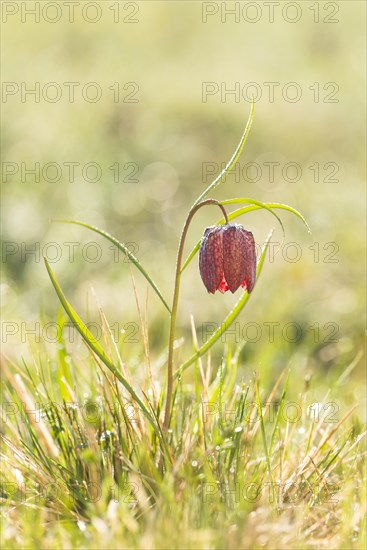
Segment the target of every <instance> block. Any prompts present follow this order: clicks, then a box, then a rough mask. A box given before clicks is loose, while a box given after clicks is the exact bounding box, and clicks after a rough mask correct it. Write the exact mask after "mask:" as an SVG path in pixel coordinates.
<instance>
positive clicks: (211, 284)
mask: <svg viewBox="0 0 367 550" xmlns="http://www.w3.org/2000/svg"><path fill="white" fill-rule="evenodd" d="M199 267H200V275H201V278H202V280H203V283H204V285H205V287H206V289H207V291H208V292H210V293H212V294H214V293H215V291H216V290H219V291H220V292H226V291H227V290H230V291H231V292H232V293H233V292H236V290H237V289H238V288H239V287H240V286H242V287H243V288H247V292H248V293H250V292H251V291H252V289H253V288H254V285H255V280H256V251H255V241H254V237H253V235H252V233H251V231H247V230H246V229H244V227H243V226H242V225H238V224H225V225H213V226H210V227H207V228H206V229H205V232H204V235H203V238H202V240H201V245H200V255H199Z"/></svg>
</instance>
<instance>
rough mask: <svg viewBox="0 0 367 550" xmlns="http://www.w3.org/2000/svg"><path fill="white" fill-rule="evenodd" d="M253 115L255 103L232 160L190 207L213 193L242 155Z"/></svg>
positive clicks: (252, 105)
mask: <svg viewBox="0 0 367 550" xmlns="http://www.w3.org/2000/svg"><path fill="white" fill-rule="evenodd" d="M254 114H255V102H254V101H252V104H251V111H250V115H249V117H248V120H247V124H246V128H245V131H244V132H243V134H242V137H241V140H240V142H239V144H238V146H237V149H236V150H235V152H234V153H233V155H232V158H231V160H230V161H229V162H228V164H227V165H226V167H225V168H224V169H223V170H222V171H221V173H220V174H219V176H217V177H216V178H215V180H214V181H213V182H212V183H211V184H210V185H209V186H208V187H207V188H206V189H205V191H203V193H201V195H200V197H198V198H197V199H196V201H195V202H194V204H193V205H192V206H193V207H194V206H195V205H196V204H198V203H199V202H200V201H202V200H203V199H205V197H207V196H208V194H209V193H210V192H211V191H213V189H214V188H215V187H217V186H218V185H219V184H220V183H221V181H222V178H224V176H225V175H226V174H227V173H228V172H229V171H230V170H231V168H232V167H233V165H234V164H235V163H236V162H237V160H238V158H239V156H240V155H241V153H242V150H243V148H244V146H245V143H246V141H247V138H248V135H249V133H250V129H251V125H252V122H253V119H254Z"/></svg>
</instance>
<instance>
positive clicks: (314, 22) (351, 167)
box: [1, 1, 366, 400]
mask: <svg viewBox="0 0 367 550" xmlns="http://www.w3.org/2000/svg"><path fill="white" fill-rule="evenodd" d="M4 4H9V3H3V21H4V9H5V8H4ZM11 4H16V5H17V7H18V11H17V12H16V13H10V12H9V13H8V11H7V12H6V13H5V16H6V21H5V24H4V25H3V38H2V42H3V52H2V76H3V81H4V82H5V84H3V99H2V102H3V104H2V107H3V185H2V196H3V216H2V219H3V241H4V242H5V257H4V248H3V258H2V270H3V277H2V285H1V290H2V305H3V323H4V321H6V322H14V323H18V325H17V327H18V328H19V330H17V331H16V334H14V335H9V334H7V335H5V339H4V335H3V347H4V348H5V350H6V352H7V353H9V354H10V355H12V356H17V357H19V356H20V355H21V354H22V353H27V350H28V348H29V344H31V345H32V339H33V342H34V337H32V336H29V337H27V336H26V334H25V330H28V329H32V328H34V327H35V323H37V322H40V323H41V325H40V330H41V339H42V327H43V326H44V324H45V323H47V322H49V321H53V320H55V319H56V316H57V312H58V308H59V305H58V300H57V297H56V295H55V293H54V290H53V288H52V286H51V283H50V280H49V278H48V276H47V273H46V270H45V267H44V264H43V262H42V252H45V251H46V254H47V255H48V257H49V259H50V260H51V259H52V258H53V257H54V255H55V251H56V249H55V247H53V248H52V245H50V243H57V244H58V245H59V247H60V248H59V249H58V253H59V252H60V250H61V257H59V259H58V260H57V261H55V262H53V263H52V264H51V266H52V268H53V269H54V272H55V274H56V276H57V278H58V280H59V281H60V284H61V286H62V287H63V289H64V290H65V292H66V295H67V297H68V299H69V300H70V302H71V303H72V304H73V306H75V308H76V309H77V311H78V312H79V314H80V315H81V317H82V318H83V319H85V320H88V319H89V320H94V321H96V322H98V308H97V302H96V299H95V297H93V295H92V292H91V287H93V288H94V291H95V293H96V296H97V298H98V302H99V304H100V306H101V307H102V308H103V310H104V312H105V313H106V316H107V318H108V320H109V321H110V323H111V324H112V325H113V324H115V323H117V324H118V325H117V326H118V327H119V328H120V326H121V327H123V325H124V324H126V323H128V322H134V323H139V317H138V313H137V309H136V305H135V298H134V294H133V291H132V286H131V280H130V277H131V276H130V270H129V264H128V263H126V262H125V261H123V258H122V257H120V260H119V261H118V262H116V261H114V253H113V251H112V250H111V249H110V246H109V243H107V242H106V241H104V240H103V239H102V238H99V237H98V236H96V235H94V234H93V233H90V232H88V231H87V230H84V229H82V228H79V227H75V226H69V225H60V224H52V223H50V219H52V218H68V219H77V220H82V221H85V222H87V223H90V224H93V225H97V226H99V227H101V228H102V229H105V230H107V231H108V232H110V233H112V234H113V235H114V236H116V237H117V238H118V239H120V240H121V241H123V242H129V243H135V244H132V245H131V246H132V250H134V252H135V253H136V255H137V257H138V258H139V260H140V261H141V262H142V264H143V266H144V267H145V268H146V269H147V270H148V271H149V272H150V273H151V274H152V276H153V278H154V280H155V281H156V282H157V284H158V285H159V287H160V288H161V290H162V292H163V293H164V295H165V296H167V297H168V299H170V298H169V297H170V296H171V293H172V285H173V275H174V266H175V255H176V248H177V244H178V239H179V235H180V232H181V228H182V225H183V223H184V220H185V217H186V215H187V212H188V209H189V207H190V206H191V204H192V202H193V201H194V200H195V199H196V197H197V196H198V195H199V194H200V193H201V192H202V191H203V190H204V188H205V187H206V186H207V185H208V183H209V182H210V178H209V177H206V176H205V177H204V175H205V174H203V170H205V167H203V166H204V165H203V163H216V164H214V165H212V168H213V171H215V172H216V173H218V172H219V170H220V168H221V166H222V163H224V162H227V161H228V159H229V158H230V157H231V155H232V153H233V151H234V149H235V147H236V145H237V143H238V141H239V138H240V136H241V134H242V132H243V129H244V126H245V123H246V120H247V117H248V114H249V111H250V102H249V99H250V97H251V94H252V93H254V92H256V94H258V95H257V97H256V98H255V99H256V105H255V120H254V124H253V127H252V130H251V134H250V137H249V139H248V142H247V145H246V148H245V151H244V153H243V155H242V157H241V159H240V166H239V169H240V170H241V175H240V178H239V181H238V178H237V181H236V175H235V174H232V175H229V176H228V177H227V179H226V182H225V183H223V184H222V185H221V186H220V187H219V188H218V189H217V190H216V191H215V192H214V193H213V195H212V196H213V197H215V198H231V197H252V198H254V199H257V200H261V201H267V202H270V201H272V202H284V203H287V204H290V205H292V206H294V207H295V208H297V209H299V210H300V211H301V212H302V213H303V214H304V216H305V217H306V218H307V220H308V223H309V224H310V226H311V229H312V235H309V234H307V232H306V230H305V228H304V226H302V224H301V222H300V221H299V220H297V219H296V218H295V217H293V216H292V215H291V214H288V213H282V214H281V217H282V219H283V221H284V224H285V227H286V243H291V242H295V243H297V247H298V249H297V250H298V253H299V254H301V256H300V258H299V260H298V261H290V259H289V258H293V257H294V256H293V255H294V254H295V251H296V249H295V248H294V247H293V248H292V247H289V248H288V254H289V256H288V257H287V256H286V255H285V257H284V254H282V252H280V253H278V254H277V256H276V257H275V259H274V261H269V258H268V261H267V262H266V264H265V267H264V270H263V273H262V275H261V279H260V280H259V284H258V285H257V287H256V290H255V291H254V294H253V296H252V297H251V300H250V301H249V304H248V307H246V309H245V310H244V312H243V313H242V315H241V318H240V319H239V321H238V322H239V325H237V328H236V330H237V331H240V338H236V336H231V335H228V336H227V343H229V344H231V345H232V346H233V347H234V345H235V343H236V342H235V340H236V339H237V340H240V343H242V342H243V330H245V331H248V332H246V334H247V338H248V339H250V340H253V341H252V342H248V343H247V344H246V346H245V347H244V349H243V351H242V353H243V367H242V372H241V374H242V375H243V376H244V377H248V376H250V375H251V373H252V371H253V370H257V371H258V372H260V374H261V376H264V377H265V378H267V379H269V380H271V379H274V378H276V377H277V376H278V375H279V372H280V370H281V369H282V368H283V367H284V366H286V365H287V364H289V365H290V366H291V367H292V369H294V370H295V371H296V373H298V374H299V376H300V377H303V376H304V374H305V372H310V373H313V374H315V375H316V376H319V377H320V379H323V380H325V381H326V382H328V381H329V380H332V379H335V376H340V375H341V374H342V372H343V371H344V370H345V368H346V367H347V366H348V365H349V364H350V363H351V362H352V361H353V360H354V358H355V357H356V356H357V354H358V352H359V350H360V349H361V348H362V345H363V344H362V339H363V338H364V325H365V321H364V304H365V293H364V288H365V286H364V285H365V269H364V261H362V258H364V253H365V249H364V237H365V209H364V204H365V200H364V199H365V183H364V182H365V133H364V132H365V124H364V120H365V95H364V94H365V49H364V46H365V42H364V31H365V15H366V14H365V11H366V5H365V3H364V2H353V1H349V2H328V3H327V2H318V3H315V2H306V1H302V2H295V3H292V4H294V5H296V7H294V6H293V8H292V6H290V7H289V6H288V7H286V8H285V11H284V6H285V4H290V3H284V2H281V3H280V5H279V6H274V18H273V19H274V20H273V21H272V22H271V21H270V19H271V17H270V15H269V9H270V8H269V6H267V5H266V4H267V3H265V4H264V3H263V2H259V3H257V6H258V7H257V8H256V7H254V6H253V4H255V3H254V2H250V3H249V2H236V3H235V2H227V3H223V2H218V3H215V2H208V3H201V2H166V1H165V2H163V1H162V2H158V1H147V2H119V3H117V2H95V3H90V2H89V3H88V2H80V3H79V4H78V6H75V11H74V22H70V21H69V19H70V17H69V8H68V9H67V8H66V6H65V5H63V3H62V2H61V3H60V6H61V5H62V7H61V8H60V9H61V17H60V19H59V20H58V21H55V22H53V23H52V22H50V20H52V19H56V18H57V17H58V15H59V12H58V10H56V8H55V7H52V5H51V4H53V3H47V2H41V3H40V6H41V8H40V9H41V12H40V21H39V22H36V21H35V16H32V15H30V14H28V13H26V12H24V7H23V8H22V6H21V4H26V7H27V8H28V9H30V8H31V5H32V4H34V3H32V2H26V3H11ZM47 4H49V5H48V7H47V8H45V6H46V5H47ZM86 4H90V6H89V7H87V8H86V6H85V5H86ZM91 4H93V5H94V7H93V5H91ZM223 5H225V6H223ZM237 5H238V6H237ZM317 5H318V7H317ZM96 6H97V8H96ZM82 8H86V9H84V12H83V9H82ZM226 8H228V9H229V8H234V9H235V10H239V11H237V15H236V14H235V15H231V14H229V13H226ZM6 9H7V10H11V9H12V8H6ZM22 9H23V12H22ZM42 10H44V11H42ZM205 13H206V14H207V16H206V22H204V20H205ZM238 14H239V15H238ZM299 15H300V17H299V20H295V19H297V18H298V16H299ZM98 16H100V18H99V20H98V21H95V22H92V21H91V20H92V19H94V18H97V17H98ZM114 19H118V21H116V22H115V21H114ZM236 19H237V20H236ZM131 20H135V22H132V21H131ZM291 20H294V21H293V22H291ZM251 21H252V22H251ZM71 82H74V83H78V84H75V100H74V101H73V102H71V101H70V100H69V90H70V85H65V83H71ZM92 82H93V83H96V84H97V88H95V87H93V86H91V85H90V84H89V83H92ZM36 83H39V84H36ZM50 83H56V86H53V85H50ZM129 83H130V84H129ZM131 83H132V84H131ZM204 83H214V84H212V87H213V88H212V89H216V88H218V92H217V93H213V94H212V95H208V96H207V97H206V98H205V97H204V98H203V87H205V84H204ZM236 83H237V84H236ZM249 83H255V84H254V85H253V86H252V87H251V86H249ZM266 83H275V84H274V98H272V97H270V95H269V89H270V85H269V84H266ZM289 83H297V86H298V87H297V89H296V88H295V87H294V86H293V87H292V85H291V84H289ZM4 86H5V88H4ZM37 86H39V93H38V91H36V95H32V94H28V95H24V90H25V89H32V88H33V89H36V90H37ZM236 86H237V95H236V94H231V93H228V94H226V93H225V91H226V90H227V91H229V90H233V89H236ZM111 87H112V89H111ZM96 89H97V90H99V91H100V92H101V97H100V98H99V99H98V100H97V101H94V102H93V101H90V100H89V101H88V100H86V99H85V97H83V94H84V95H85V94H87V95H86V97H88V98H89V99H90V98H93V97H94V93H95V91H96ZM60 90H61V97H59V98H58V99H57V100H55V101H54V100H53V98H54V97H55V93H56V94H58V93H59V92H60ZM117 90H118V91H119V98H117V96H116V94H117ZM259 90H260V92H261V94H260V93H259ZM297 90H298V93H299V92H300V93H301V97H300V98H299V100H297V101H291V100H292V98H293V97H294V95H293V94H294V93H295V91H297ZM22 93H23V96H22ZM88 93H89V94H90V95H89V96H88ZM260 95H261V97H260ZM287 98H288V99H287ZM117 99H118V101H116V100H117ZM205 99H206V100H205ZM131 100H135V102H131ZM37 162H38V163H40V181H38V182H37V181H35V176H34V175H33V176H32V175H31V174H28V176H27V177H25V174H24V173H23V172H24V168H26V169H30V168H32V167H34V165H35V163H37ZM73 162H75V163H79V164H78V165H75V176H74V178H72V179H73V181H71V182H70V181H69V175H68V166H70V164H69V165H67V164H65V163H73ZM272 162H275V163H278V164H276V165H274V167H275V168H274V178H273V180H272V178H269V164H264V163H272ZM11 163H12V164H11ZM21 163H24V164H23V169H22V165H21ZM48 163H57V164H58V166H59V167H61V176H60V178H59V179H58V181H54V182H52V181H47V180H50V179H52V178H55V179H57V178H56V176H55V174H56V172H55V171H54V168H52V166H51V168H49V171H47V172H46V176H47V177H46V178H45V177H44V175H43V174H42V170H43V168H44V166H45V165H46V166H47V165H48ZM88 163H97V165H98V166H99V171H100V179H99V181H96V182H94V183H93V182H90V181H87V180H88V178H89V179H93V178H94V174H95V172H93V167H92V168H90V171H89V172H88V177H87V178H85V177H84V175H85V174H83V167H85V166H86V165H88ZM116 163H118V165H119V168H120V175H119V181H118V182H116V181H115V180H114V178H115V172H114V171H113V170H112V169H111V168H110V167H111V166H116ZM127 163H132V164H129V165H127ZM248 163H256V164H255V165H252V166H251V165H250V166H247V164H248ZM288 163H292V164H291V165H290V167H288V168H287V166H288ZM294 163H296V164H297V166H299V168H298V170H300V172H299V173H298V175H297V172H296V171H295V170H296V168H295V167H294ZM126 165H127V166H126ZM259 167H260V168H259ZM22 170H23V172H22ZM256 170H257V171H256ZM259 170H260V171H259ZM9 171H10V172H11V171H14V172H15V173H14V174H11V173H10V172H9ZM132 171H134V172H137V173H136V174H134V175H133V176H130V178H129V177H128V176H129V174H131V172H132ZM243 171H244V172H243ZM316 172H317V173H318V176H317V177H316V176H315V174H316ZM284 174H285V176H284ZM298 176H299V177H298ZM131 179H137V180H138V181H137V182H136V181H130V180H131ZM124 180H125V181H124ZM255 180H256V181H255ZM292 180H297V181H292ZM204 210H205V211H204ZM204 210H202V211H201V212H200V213H199V214H198V215H197V216H196V218H195V220H194V223H193V224H192V226H191V229H190V232H189V236H188V240H187V247H186V251H187V253H188V252H189V251H190V247H192V246H193V245H194V244H195V243H196V241H197V240H198V239H199V238H200V237H201V235H202V233H203V231H204V228H205V227H206V226H207V225H210V224H213V223H215V222H216V221H217V220H218V218H219V216H218V212H217V210H216V209H214V208H211V207H209V208H207V209H204ZM240 221H241V223H243V224H244V225H245V227H246V228H248V229H250V230H251V231H253V233H254V235H255V240H256V242H257V243H258V244H259V245H261V244H262V243H263V241H264V239H265V238H266V235H267V234H268V232H269V230H270V229H271V228H273V227H274V228H275V234H274V241H275V242H280V241H281V238H282V234H281V231H280V229H279V227H277V226H276V220H275V219H274V218H273V217H272V216H270V214H269V213H267V212H265V211H257V212H253V213H251V214H248V215H247V216H245V217H243V219H242V220H240ZM6 243H7V244H6ZM9 243H12V244H10V245H9ZM22 243H23V244H22ZM35 243H39V244H37V245H35ZM65 243H79V244H77V245H75V257H74V261H72V262H71V261H70V254H69V250H70V245H65ZM88 243H97V245H98V248H93V246H92V247H90V248H89V249H88ZM315 243H317V244H316V245H315ZM329 243H332V244H331V245H330V244H329ZM86 245H87V249H85V248H83V247H85V246H86ZM3 246H4V243H3ZM12 246H13V248H12ZM34 246H37V247H39V251H40V258H36V257H35V256H34V255H31V254H30V255H24V253H23V256H22V254H21V252H22V250H23V252H24V250H25V248H24V247H29V248H32V247H34ZM68 246H69V248H68ZM9 247H10V248H9ZM83 250H84V254H83V253H82V252H83ZM96 250H98V251H99V252H100V254H101V258H100V259H99V260H98V261H96V262H94V261H91V260H88V256H87V254H89V258H93V257H94V254H95V251H96ZM85 251H87V252H85ZM299 251H300V252H299ZM9 252H11V253H9ZM59 256H60V254H59ZM134 276H135V280H136V285H137V292H138V295H139V299H140V305H141V308H142V310H144V303H145V294H146V288H147V284H146V282H145V280H144V279H143V278H142V277H141V276H140V274H139V273H138V272H137V271H134ZM181 288H182V290H181V301H180V310H179V320H178V330H177V336H181V335H182V336H185V343H184V344H183V346H182V347H181V349H180V350H178V351H177V361H179V360H180V359H185V358H186V357H187V355H188V354H189V353H190V352H191V348H192V343H191V331H190V314H192V315H193V316H194V318H195V323H196V326H197V330H198V335H199V341H200V342H201V341H202V335H201V332H202V323H205V322H220V320H221V319H222V318H223V317H224V315H225V314H226V312H227V311H228V309H229V308H230V307H231V305H232V304H234V303H235V302H236V300H237V299H238V296H237V295H235V296H232V295H229V294H228V295H220V294H216V295H214V296H212V295H208V294H207V293H206V290H205V288H204V286H203V285H202V284H201V281H200V277H199V273H198V265H197V259H196V260H195V261H194V262H192V264H191V265H190V267H189V268H188V269H187V271H186V272H185V275H184V277H183V282H182V287H181ZM40 319H41V321H40ZM148 319H149V325H150V327H151V333H150V336H151V353H152V356H153V359H157V358H159V357H160V356H161V354H162V352H163V351H164V350H165V347H166V341H167V330H168V318H167V316H166V312H165V311H164V309H163V307H162V305H161V303H160V302H159V301H158V299H157V298H156V297H155V296H154V295H153V293H152V292H150V293H149V299H148ZM21 323H23V325H21ZM248 323H253V325H252V328H251V326H250V327H249V326H248ZM264 323H276V324H275V325H274V327H275V328H274V342H271V341H269V336H268V335H269V325H264ZM288 323H296V324H297V326H299V327H301V330H302V335H301V336H300V337H297V335H295V333H294V331H293V332H292V330H293V329H292V326H290V327H289V332H286V333H285V334H286V337H285V336H284V332H283V331H284V330H286V331H287V330H288V329H287V326H288V325H287V324H288ZM294 326H295V325H293V327H294ZM258 327H260V333H259V332H258ZM50 333H51V332H50ZM43 339H44V338H43ZM49 339H50V338H49ZM137 339H138V342H136V343H125V344H123V342H121V348H122V353H123V356H124V357H125V358H126V359H128V360H129V361H130V364H131V365H134V362H135V363H136V364H138V363H139V361H140V358H142V357H143V345H142V339H141V331H140V329H139V331H138V338H137ZM292 339H295V340H296V341H295V342H291V341H289V340H292ZM255 340H256V341H255ZM46 345H47V347H48V348H49V350H50V356H51V357H52V354H53V353H55V347H56V346H55V345H54V344H52V342H51V343H50V342H46ZM222 352H223V346H221V345H220V344H218V345H217V346H216V347H215V350H214V355H215V356H216V357H218V358H219V357H220V355H221V353H222ZM77 353H80V357H81V358H82V357H85V353H86V352H85V351H84V348H83V346H82V344H81V343H80V342H79V341H78V344H77ZM361 377H362V369H360V368H358V369H357V371H356V374H355V380H356V382H358V381H359V380H361ZM353 392H355V393H353ZM360 393H361V389H360V388H359V387H358V385H356V388H355V390H352V396H351V399H352V400H353V395H354V396H357V394H360Z"/></svg>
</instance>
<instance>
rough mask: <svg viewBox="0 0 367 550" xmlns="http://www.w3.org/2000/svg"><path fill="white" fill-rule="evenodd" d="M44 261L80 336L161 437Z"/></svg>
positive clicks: (140, 401)
mask: <svg viewBox="0 0 367 550" xmlns="http://www.w3.org/2000/svg"><path fill="white" fill-rule="evenodd" d="M44 261H45V264H46V268H47V271H48V274H49V276H50V279H51V282H52V284H53V286H54V289H55V290H56V294H57V295H58V297H59V300H60V302H61V304H62V306H63V308H64V310H65V311H66V313H67V315H68V316H69V318H70V320H71V321H72V323H73V325H74V326H75V328H76V329H77V330H78V332H79V334H80V335H81V337H82V338H83V340H84V341H85V342H86V343H87V344H88V346H89V347H90V348H91V349H92V350H93V351H94V353H95V354H96V355H98V357H99V358H100V359H101V361H103V363H104V364H105V365H106V367H107V368H108V369H109V370H110V371H111V372H112V373H113V374H114V376H116V378H117V379H118V380H119V382H121V384H122V385H123V386H124V387H125V388H126V390H127V391H128V392H129V394H130V395H131V397H132V398H133V399H134V401H136V403H137V404H138V405H139V407H140V409H141V411H142V413H143V414H144V415H145V417H146V418H147V419H148V421H149V422H150V424H151V426H152V428H153V429H154V431H155V432H156V433H157V434H158V435H160V431H159V428H158V426H157V425H156V423H155V421H154V419H153V417H152V416H151V414H150V413H149V411H148V409H147V407H146V406H145V405H144V403H143V402H142V400H141V399H140V397H139V396H138V395H137V393H136V392H135V390H134V389H133V388H132V387H131V386H130V384H129V383H128V382H127V380H125V378H124V377H123V376H122V374H121V373H120V372H119V370H118V369H117V368H116V367H115V365H114V364H113V363H112V361H111V360H110V359H109V358H108V357H107V355H106V354H105V352H104V350H103V349H102V348H101V346H100V345H99V344H98V342H97V341H96V339H95V338H94V336H93V334H92V333H91V332H90V331H89V330H88V329H87V327H86V326H85V324H84V323H83V321H82V320H81V318H80V317H79V315H78V314H77V313H76V312H75V311H74V309H73V308H72V306H71V305H70V304H69V302H68V301H67V299H66V298H65V295H64V293H63V291H62V289H61V287H60V285H59V283H58V282H57V280H56V277H55V275H54V273H53V271H52V269H51V267H50V265H49V263H48V261H47V260H46V258H44Z"/></svg>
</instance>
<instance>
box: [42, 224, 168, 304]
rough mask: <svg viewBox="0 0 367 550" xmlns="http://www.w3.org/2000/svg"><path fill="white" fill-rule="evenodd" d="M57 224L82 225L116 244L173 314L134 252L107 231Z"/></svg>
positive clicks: (93, 227)
mask: <svg viewBox="0 0 367 550" xmlns="http://www.w3.org/2000/svg"><path fill="white" fill-rule="evenodd" d="M52 221H54V222H57V223H70V224H73V225H80V226H81V227H85V228H87V229H90V230H91V231H94V232H95V233H98V234H99V235H102V237H105V238H106V239H108V240H109V241H110V242H111V243H112V244H114V245H115V246H116V247H117V248H118V249H119V250H121V251H122V252H123V253H124V254H125V255H126V256H127V257H128V258H129V260H130V261H131V263H133V264H134V265H135V266H136V267H137V268H138V269H139V271H140V273H141V274H142V275H143V276H144V277H145V278H146V280H147V281H148V283H149V284H150V286H151V287H152V288H153V290H154V292H155V293H156V294H157V295H158V296H159V298H160V300H161V301H162V303H163V305H164V307H165V308H166V309H167V310H168V311H169V312H170V313H171V308H170V307H169V305H168V304H167V302H166V300H165V299H164V298H163V296H162V293H161V291H160V290H159V288H158V286H157V285H156V284H155V282H154V281H153V279H152V278H151V276H150V275H149V274H148V273H147V271H146V270H145V269H144V268H143V266H142V265H141V263H140V262H139V260H138V259H137V258H136V257H135V256H134V254H133V253H132V252H130V250H129V249H128V248H127V247H126V246H125V245H124V244H123V243H121V242H120V241H118V240H117V239H115V237H113V236H112V235H110V234H109V233H107V231H103V229H99V228H98V227H95V226H94V225H89V224H88V223H84V222H80V221H77V220H52Z"/></svg>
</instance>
